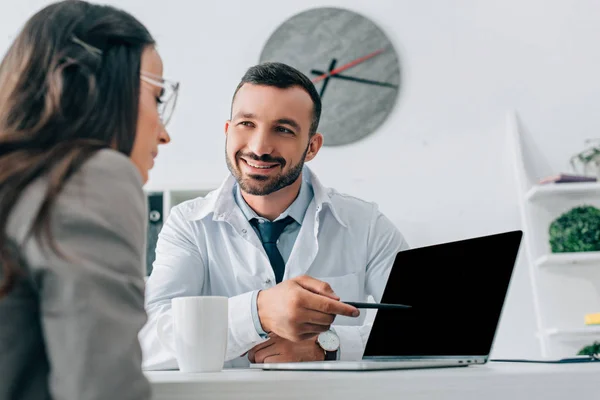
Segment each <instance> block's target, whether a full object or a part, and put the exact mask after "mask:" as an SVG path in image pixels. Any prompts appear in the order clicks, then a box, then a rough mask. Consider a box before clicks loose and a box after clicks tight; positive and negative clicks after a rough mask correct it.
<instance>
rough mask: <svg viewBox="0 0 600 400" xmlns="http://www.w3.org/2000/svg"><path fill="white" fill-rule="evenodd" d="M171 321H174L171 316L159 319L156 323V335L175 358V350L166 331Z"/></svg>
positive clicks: (167, 315) (164, 315)
mask: <svg viewBox="0 0 600 400" xmlns="http://www.w3.org/2000/svg"><path fill="white" fill-rule="evenodd" d="M169 320H171V321H172V320H173V318H172V317H171V315H170V314H163V315H161V316H160V317H158V320H157V321H156V335H157V336H158V341H159V342H160V344H161V345H162V346H163V347H164V348H165V349H167V351H169V353H171V355H172V356H175V349H174V348H173V347H172V346H171V343H169V339H168V335H167V331H166V328H167V323H168V322H169Z"/></svg>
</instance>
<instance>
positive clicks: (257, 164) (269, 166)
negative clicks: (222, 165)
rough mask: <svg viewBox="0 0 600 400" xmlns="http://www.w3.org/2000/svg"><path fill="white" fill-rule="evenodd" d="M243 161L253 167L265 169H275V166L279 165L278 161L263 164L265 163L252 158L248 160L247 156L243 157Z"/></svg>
mask: <svg viewBox="0 0 600 400" xmlns="http://www.w3.org/2000/svg"><path fill="white" fill-rule="evenodd" d="M242 161H244V162H245V163H246V164H247V165H249V166H250V167H252V168H256V169H263V170H269V169H273V168H275V167H278V166H279V164H278V163H276V164H263V163H260V162H256V161H252V160H246V159H245V158H242Z"/></svg>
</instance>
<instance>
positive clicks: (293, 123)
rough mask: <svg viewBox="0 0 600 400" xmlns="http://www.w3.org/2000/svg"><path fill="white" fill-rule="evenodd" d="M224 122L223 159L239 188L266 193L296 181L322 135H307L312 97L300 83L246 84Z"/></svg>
mask: <svg viewBox="0 0 600 400" xmlns="http://www.w3.org/2000/svg"><path fill="white" fill-rule="evenodd" d="M231 114H232V118H231V120H230V121H227V123H226V124H225V135H226V148H225V153H226V159H227V167H228V168H229V171H231V173H232V174H233V176H234V177H235V178H236V180H237V182H238V184H239V185H240V188H241V189H242V190H243V191H244V192H246V193H248V194H252V195H257V196H265V195H268V194H270V193H273V192H276V191H278V190H280V189H283V188H285V187H286V186H289V185H291V184H292V183H294V182H295V181H296V180H297V179H298V178H299V177H300V174H301V173H302V167H303V166H304V162H306V161H310V160H312V159H313V158H314V157H315V156H316V154H317V152H318V151H319V149H320V147H321V145H322V143H323V137H322V136H321V135H320V134H319V133H316V134H314V135H312V136H311V137H309V136H310V134H309V130H310V125H311V122H312V117H313V102H312V99H311V98H310V96H309V94H308V93H307V92H306V91H304V89H302V88H300V87H299V86H292V87H290V88H286V89H280V88H277V87H273V86H266V85H254V84H251V83H246V84H244V85H243V86H242V87H241V88H240V90H239V91H238V92H237V94H236V96H235V99H234V101H233V105H232V110H231Z"/></svg>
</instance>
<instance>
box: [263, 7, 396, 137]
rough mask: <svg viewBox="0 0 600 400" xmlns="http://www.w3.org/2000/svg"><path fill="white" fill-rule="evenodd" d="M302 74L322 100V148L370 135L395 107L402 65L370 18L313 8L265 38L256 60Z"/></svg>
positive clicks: (340, 10)
mask: <svg viewBox="0 0 600 400" xmlns="http://www.w3.org/2000/svg"><path fill="white" fill-rule="evenodd" d="M266 61H278V62H282V63H285V64H288V65H291V66H292V67H294V68H297V69H298V70H300V71H302V72H303V73H304V74H306V75H307V76H308V77H309V78H310V79H311V80H312V81H313V83H314V84H315V87H316V88H317V91H318V92H319V94H320V96H321V101H322V102H323V111H322V114H321V121H320V124H319V132H321V133H322V134H323V136H324V145H325V146H338V145H344V144H348V143H352V142H355V141H357V140H360V139H362V138H364V137H366V136H367V135H369V134H371V133H373V132H374V131H375V130H376V129H377V128H378V127H379V126H380V125H381V124H382V123H383V122H384V121H385V120H386V119H387V117H388V116H389V114H390V112H391V111H392V109H393V108H394V105H395V103H396V99H397V97H398V92H399V89H400V62H399V58H398V55H397V53H396V51H395V49H394V46H393V45H392V43H391V41H390V40H389V39H388V37H387V36H386V35H385V33H384V32H383V30H382V29H381V28H379V27H378V26H377V25H376V24H375V23H374V22H373V21H371V20H370V19H368V18H366V17H364V16H362V15H360V14H357V13H355V12H352V11H349V10H346V9H341V8H331V7H322V8H313V9H310V10H307V11H304V12H301V13H299V14H296V15H294V16H292V17H291V18H289V19H287V20H286V21H284V22H283V23H282V24H281V25H280V26H279V27H277V29H275V31H274V32H273V33H272V34H271V36H270V37H269V38H268V40H267V42H266V43H265V45H264V47H263V50H262V52H261V55H260V62H266Z"/></svg>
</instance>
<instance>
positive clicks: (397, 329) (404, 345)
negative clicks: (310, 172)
mask: <svg viewBox="0 0 600 400" xmlns="http://www.w3.org/2000/svg"><path fill="white" fill-rule="evenodd" d="M521 236H522V232H521V231H514V232H506V233H501V234H497V235H491V236H485V237H479V238H473V239H467V240H462V241H456V242H451V243H444V244H439V245H435V246H428V247H422V248H417V249H411V250H407V251H403V252H400V253H398V255H397V256H396V260H395V262H394V267H393V268H392V271H391V272H390V276H389V279H388V282H387V285H386V288H385V291H384V294H383V298H382V300H381V301H382V303H396V304H407V305H410V306H412V308H411V309H405V310H378V311H377V316H376V317H375V321H374V323H373V328H372V329H371V334H370V336H369V340H368V342H367V346H366V349H365V353H364V356H365V357H373V356H488V355H489V353H490V350H491V346H492V342H493V340H494V335H495V332H496V329H497V326H498V322H499V318H500V313H501V311H502V306H503V304H504V300H505V296H506V293H507V290H508V285H509V282H510V278H511V275H512V271H513V267H514V264H515V261H516V258H517V253H518V250H519V244H520V242H521Z"/></svg>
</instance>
